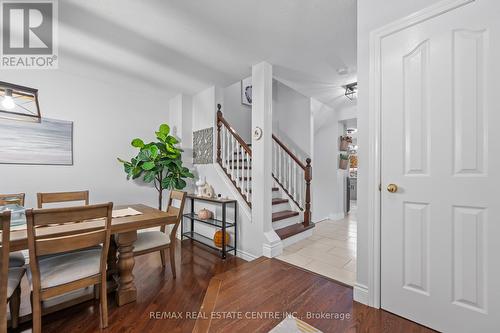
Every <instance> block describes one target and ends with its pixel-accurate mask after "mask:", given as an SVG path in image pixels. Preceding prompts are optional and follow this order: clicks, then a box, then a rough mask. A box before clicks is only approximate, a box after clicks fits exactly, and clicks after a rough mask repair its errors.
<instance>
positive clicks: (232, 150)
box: [229, 133, 238, 183]
mask: <svg viewBox="0 0 500 333" xmlns="http://www.w3.org/2000/svg"><path fill="white" fill-rule="evenodd" d="M229 156H231V159H232V162H233V163H232V164H233V168H232V169H231V178H233V180H235V181H236V183H238V180H237V179H236V178H235V176H234V169H235V166H236V163H235V160H234V136H233V134H232V133H231V151H230V152H229Z"/></svg>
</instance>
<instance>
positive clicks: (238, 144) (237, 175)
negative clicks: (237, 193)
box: [236, 141, 245, 188]
mask: <svg viewBox="0 0 500 333" xmlns="http://www.w3.org/2000/svg"><path fill="white" fill-rule="evenodd" d="M240 149H241V145H240V143H239V142H238V141H236V163H237V166H236V177H237V178H238V179H241V180H240V188H243V184H244V183H243V182H244V181H245V179H244V178H243V177H242V174H241V171H242V170H241V169H240V167H241V164H242V163H241V162H240V157H242V156H241V155H240Z"/></svg>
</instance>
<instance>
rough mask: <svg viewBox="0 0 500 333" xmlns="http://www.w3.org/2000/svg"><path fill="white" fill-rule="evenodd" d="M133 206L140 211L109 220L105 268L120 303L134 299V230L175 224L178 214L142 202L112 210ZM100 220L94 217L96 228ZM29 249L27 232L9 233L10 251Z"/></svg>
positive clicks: (48, 231) (51, 231) (58, 229)
mask: <svg viewBox="0 0 500 333" xmlns="http://www.w3.org/2000/svg"><path fill="white" fill-rule="evenodd" d="M129 207H130V208H133V209H135V210H136V211H138V212H140V213H141V214H140V215H132V216H124V217H115V218H113V219H112V221H111V234H112V235H113V237H114V240H115V241H114V242H111V244H110V249H109V255H108V272H109V273H111V274H109V275H110V276H111V275H113V273H115V272H116V273H117V274H116V278H117V290H116V302H117V304H118V306H122V305H125V304H128V303H131V302H134V301H135V300H136V299H137V289H136V287H135V283H134V275H133V273H132V271H133V269H134V264H135V261H134V242H135V241H136V240H137V231H138V230H141V229H148V228H153V227H158V226H163V225H170V224H175V222H176V220H177V216H176V215H175V214H173V213H167V212H164V211H161V210H158V209H155V208H152V207H148V206H146V205H143V204H133V205H118V206H114V207H113V210H118V209H125V208H129ZM91 223H92V222H89V223H85V227H84V228H85V230H92V224H91ZM99 226H101V227H102V222H100V221H96V228H97V227H99ZM78 228H82V226H81V224H79V223H73V224H67V225H64V226H54V227H44V228H40V229H39V230H37V233H38V234H39V235H54V236H64V234H65V233H68V232H72V231H75V230H78ZM26 249H28V236H27V231H26V229H21V230H13V231H11V233H10V251H11V252H13V251H19V250H26Z"/></svg>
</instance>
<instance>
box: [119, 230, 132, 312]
mask: <svg viewBox="0 0 500 333" xmlns="http://www.w3.org/2000/svg"><path fill="white" fill-rule="evenodd" d="M115 239H116V243H117V246H118V273H119V277H118V290H117V292H116V302H117V303H118V306H122V305H125V304H128V303H131V302H134V301H135V300H136V299H137V289H136V287H135V283H134V275H133V274H132V270H133V269H134V263H135V261H134V252H133V251H134V242H135V241H136V239H137V231H130V232H125V233H120V234H117V235H115Z"/></svg>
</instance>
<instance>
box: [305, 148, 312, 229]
mask: <svg viewBox="0 0 500 333" xmlns="http://www.w3.org/2000/svg"><path fill="white" fill-rule="evenodd" d="M304 179H305V181H306V209H305V210H304V227H308V226H309V224H310V223H311V180H312V167H311V159H310V158H307V159H306V170H305V174H304Z"/></svg>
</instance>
